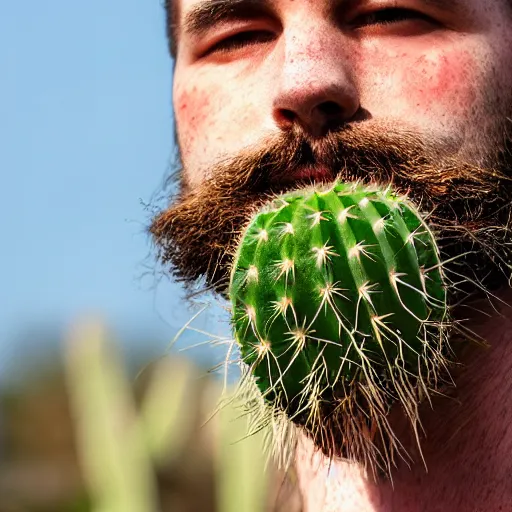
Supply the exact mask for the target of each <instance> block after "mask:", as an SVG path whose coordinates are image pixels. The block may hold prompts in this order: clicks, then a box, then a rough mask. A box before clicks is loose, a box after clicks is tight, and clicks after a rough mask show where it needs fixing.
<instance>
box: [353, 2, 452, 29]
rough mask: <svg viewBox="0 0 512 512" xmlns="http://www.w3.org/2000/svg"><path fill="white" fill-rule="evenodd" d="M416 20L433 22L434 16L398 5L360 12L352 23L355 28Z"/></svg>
mask: <svg viewBox="0 0 512 512" xmlns="http://www.w3.org/2000/svg"><path fill="white" fill-rule="evenodd" d="M447 1H449V0H447ZM415 20H418V21H428V22H433V20H432V18H430V16H427V15H426V14H423V13H421V12H418V11H413V10H412V9H405V8H400V7H396V8H388V9H381V10H378V11H372V12H368V13H365V14H360V15H358V16H356V18H354V19H353V20H352V22H351V25H352V27H354V28H362V27H365V26H371V25H392V24H394V23H400V22H404V21H415Z"/></svg>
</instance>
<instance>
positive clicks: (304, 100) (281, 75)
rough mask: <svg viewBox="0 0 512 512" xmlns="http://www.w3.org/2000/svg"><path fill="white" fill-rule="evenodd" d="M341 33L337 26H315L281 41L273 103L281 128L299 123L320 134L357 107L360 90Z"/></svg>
mask: <svg viewBox="0 0 512 512" xmlns="http://www.w3.org/2000/svg"><path fill="white" fill-rule="evenodd" d="M333 32H334V31H333ZM342 39H343V35H341V34H340V33H339V32H334V33H333V34H326V33H325V32H324V33H323V34H319V33H318V30H316V31H315V33H309V34H308V33H307V32H302V33H301V34H300V35H298V36H292V37H290V38H287V39H285V41H283V43H284V47H283V53H282V54H281V61H280V62H279V65H278V69H277V76H278V83H277V87H276V90H275V93H274V99H273V104H272V109H273V118H274V121H275V123H276V124H277V126H278V127H279V128H280V129H282V130H287V129H290V128H291V127H293V125H296V124H298V125H300V126H301V128H302V129H303V130H304V131H305V132H306V133H308V134H309V135H311V136H313V137H321V136H323V135H325V133H327V132H328V131H329V130H333V129H336V128H338V127H339V126H341V125H343V124H345V123H346V122H347V121H349V120H350V119H351V118H353V117H354V115H355V113H356V112H357V111H358V110H359V106H360V98H359V93H358V90H357V87H356V84H355V83H354V80H353V76H352V75H353V73H352V71H351V69H350V67H351V66H350V64H349V56H348V51H347V50H348V49H347V48H343V41H342Z"/></svg>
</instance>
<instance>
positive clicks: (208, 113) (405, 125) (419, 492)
mask: <svg viewBox="0 0 512 512" xmlns="http://www.w3.org/2000/svg"><path fill="white" fill-rule="evenodd" d="M172 8H173V9H174V11H175V14H174V19H175V26H174V35H173V37H174V39H175V44H176V61H175V72H174V89H173V103H174V111H175V119H176V127H177V138H178V146H179V151H180V160H181V165H182V167H183V171H182V187H183V188H184V189H186V190H194V189H197V188H198V187H200V186H201V184H203V183H204V182H205V180H207V179H209V178H211V174H212V172H213V171H212V169H213V166H214V164H217V163H219V162H221V161H222V160H223V159H227V158H229V157H230V156H232V155H237V154H241V153H243V152H244V150H246V149H247V148H249V147H253V146H257V145H259V144H260V145H261V144H262V141H264V140H266V139H267V138H268V137H275V136H277V135H279V134H281V133H286V132H288V131H290V130H294V129H296V128H297V127H300V130H302V131H303V132H304V133H305V134H307V136H308V137H309V138H310V140H312V141H321V140H322V139H323V138H324V137H325V136H326V134H327V133H328V132H329V131H332V130H336V129H342V128H343V127H344V126H354V127H361V128H363V127H364V128H365V129H371V130H373V131H374V132H379V131H380V132H382V133H386V132H388V131H389V130H391V129H392V130H393V131H394V132H398V133H400V132H402V133H404V134H407V133H412V134H414V135H415V136H417V137H420V138H421V137H424V138H425V139H428V140H429V141H431V143H432V144H433V146H434V148H433V150H435V154H436V155H437V156H438V157H439V158H440V159H442V158H457V159H460V160H462V161H464V162H469V163H471V164H474V165H475V166H482V167H485V166H486V165H488V164H489V162H494V159H495V158H496V156H495V155H496V153H497V152H499V151H501V150H503V149H505V148H504V147H503V145H504V143H505V138H506V137H505V133H504V126H505V119H506V117H507V116H510V115H511V114H512V66H511V65H510V62H512V18H511V16H510V12H509V9H510V7H509V5H508V4H507V3H506V0H450V1H447V0H441V1H437V0H348V1H347V0H340V1H337V2H335V1H331V0H269V1H265V0H229V1H227V0H221V1H216V0H213V1H212V0H174V4H173V6H172ZM503 281H504V283H503V284H504V285H505V284H506V283H505V278H503ZM500 294H501V299H502V300H503V301H504V303H505V304H512V295H511V294H510V292H508V291H502V292H500ZM482 309H487V310H488V311H487V315H480V314H476V313H475V314H474V318H473V319H472V323H471V328H472V329H473V330H475V331H476V332H477V333H478V334H479V335H481V336H483V337H484V338H485V339H486V340H487V341H488V343H489V347H488V348H486V349H484V348H481V347H477V348H472V349H471V350H467V352H463V353H462V354H461V356H460V358H461V360H462V361H463V362H464V366H463V367H462V368H460V369H459V370H457V372H458V373H457V375H456V376H455V380H456V383H457V390H456V393H455V392H454V393H452V394H451V395H452V396H451V398H435V399H434V401H433V410H431V409H430V406H428V405H425V407H424V411H423V414H422V416H421V417H422V423H423V426H424V429H425V440H424V442H423V443H422V448H423V455H424V457H425V463H426V465H427V468H428V472H426V471H425V467H424V465H423V463H422V462H421V458H420V457H419V454H417V453H412V456H413V458H414V461H415V463H414V464H413V465H412V466H411V468H410V469H409V468H408V467H407V466H405V465H400V467H399V468H398V469H397V471H396V472H394V473H393V475H392V478H393V480H392V482H379V483H375V482H373V481H372V480H371V479H367V478H365V476H364V474H363V471H362V468H360V467H358V465H357V464H348V463H345V462H342V461H335V462H332V463H330V461H328V460H326V459H325V457H323V456H321V455H320V454H319V453H314V450H313V448H312V446H311V444H310V441H308V440H307V439H306V438H303V439H302V440H301V443H300V446H299V450H298V454H297V472H298V477H299V483H300V487H301V491H302V494H303V496H304V502H305V510H307V511H311V512H322V511H329V510H331V511H334V510H340V511H379V512H380V511H382V512H384V511H386V512H387V511H410V512H415V511H423V510H425V511H427V510H428V511H439V512H441V511H442V512H452V511H460V512H465V511H468V512H469V511H480V510H481V511H495V510H496V511H498V510H503V511H505V510H512V485H511V483H512V482H511V479H510V477H509V475H510V474H512V463H511V462H510V461H511V460H512V457H511V456H510V454H511V452H512V428H511V427H509V425H512V398H511V397H512V393H511V391H512V389H511V387H512V378H510V370H511V369H512V355H511V353H510V351H509V350H508V347H510V343H511V342H512V309H510V308H509V307H508V306H506V305H504V304H500V305H499V309H500V311H499V312H500V315H498V313H497V312H495V311H494V310H492V309H489V308H486V306H482ZM404 435H405V436H406V435H407V434H406V433H404Z"/></svg>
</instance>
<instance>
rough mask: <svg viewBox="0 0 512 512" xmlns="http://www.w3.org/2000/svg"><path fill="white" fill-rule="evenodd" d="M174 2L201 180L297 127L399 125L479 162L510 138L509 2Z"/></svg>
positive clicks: (179, 92) (182, 140) (193, 166)
mask: <svg viewBox="0 0 512 512" xmlns="http://www.w3.org/2000/svg"><path fill="white" fill-rule="evenodd" d="M174 1H175V2H176V5H175V8H176V9H177V28H176V36H177V39H178V45H177V48H178V50H177V55H176V67H175V75H174V94H173V101H174V110H175V118H176V125H177V134H178V141H179V149H180V155H181V160H182V164H183V168H184V176H183V178H184V180H185V181H186V183H188V184H189V185H190V187H192V188H193V187H195V186H197V185H198V184H199V183H201V182H202V181H203V180H204V179H205V177H207V176H208V175H209V174H210V169H211V168H212V165H213V164H215V163H217V162H218V161H219V160H220V159H223V158H226V157H227V158H229V157H231V156H233V155H235V154H238V153H241V152H243V151H244V150H245V149H246V148H248V147H253V146H257V145H258V144H261V142H262V141H263V140H264V138H265V137H267V136H273V135H276V134H279V133H285V132H287V131H289V130H291V129H292V128H293V127H294V126H295V127H296V126H300V127H301V128H302V129H303V130H304V133H306V134H307V135H308V136H310V137H311V138H315V139H318V140H321V138H322V137H323V136H324V135H325V134H326V133H327V132H328V131H329V130H331V129H336V128H339V127H342V126H350V125H356V124H360V125H361V126H365V127H368V128H369V127H373V128H374V129H376V130H379V129H380V130H381V131H383V132H385V131H387V130H389V129H390V128H392V129H394V130H397V131H403V132H404V133H405V132H409V133H413V134H415V135H418V136H420V137H425V138H428V139H429V140H434V141H435V145H436V151H438V152H440V153H443V154H447V155H453V156H457V157H459V158H463V159H465V160H469V161H471V162H473V163H475V164H479V165H482V164H483V165H485V164H486V162H487V159H488V157H489V152H490V151H493V150H494V149H495V145H496V143H497V142H500V138H501V137H503V125H502V123H501V122H502V120H503V118H504V116H505V115H507V114H510V113H511V112H510V111H511V108H510V106H511V105H512V101H511V98H512V87H511V85H512V66H511V65H510V62H512V21H511V17H510V13H509V9H510V7H509V6H508V5H507V4H506V0H450V1H445V0H353V1H343V0H342V1H337V2H335V1H332V0H268V1H266V0H219V1H216V0H214V1H212V0H174ZM498 117H499V119H498ZM498 121H499V122H498Z"/></svg>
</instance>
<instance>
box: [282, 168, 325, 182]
mask: <svg viewBox="0 0 512 512" xmlns="http://www.w3.org/2000/svg"><path fill="white" fill-rule="evenodd" d="M331 179H333V175H332V172H331V171H330V170H329V169H328V168H327V167H325V166H321V165H318V166H315V165H307V166H303V167H299V168H298V169H295V170H292V171H291V172H290V173H289V174H286V175H285V176H282V178H281V179H280V180H279V181H280V182H281V183H285V184H288V183H293V182H295V181H304V180H306V181H326V180H331Z"/></svg>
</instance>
